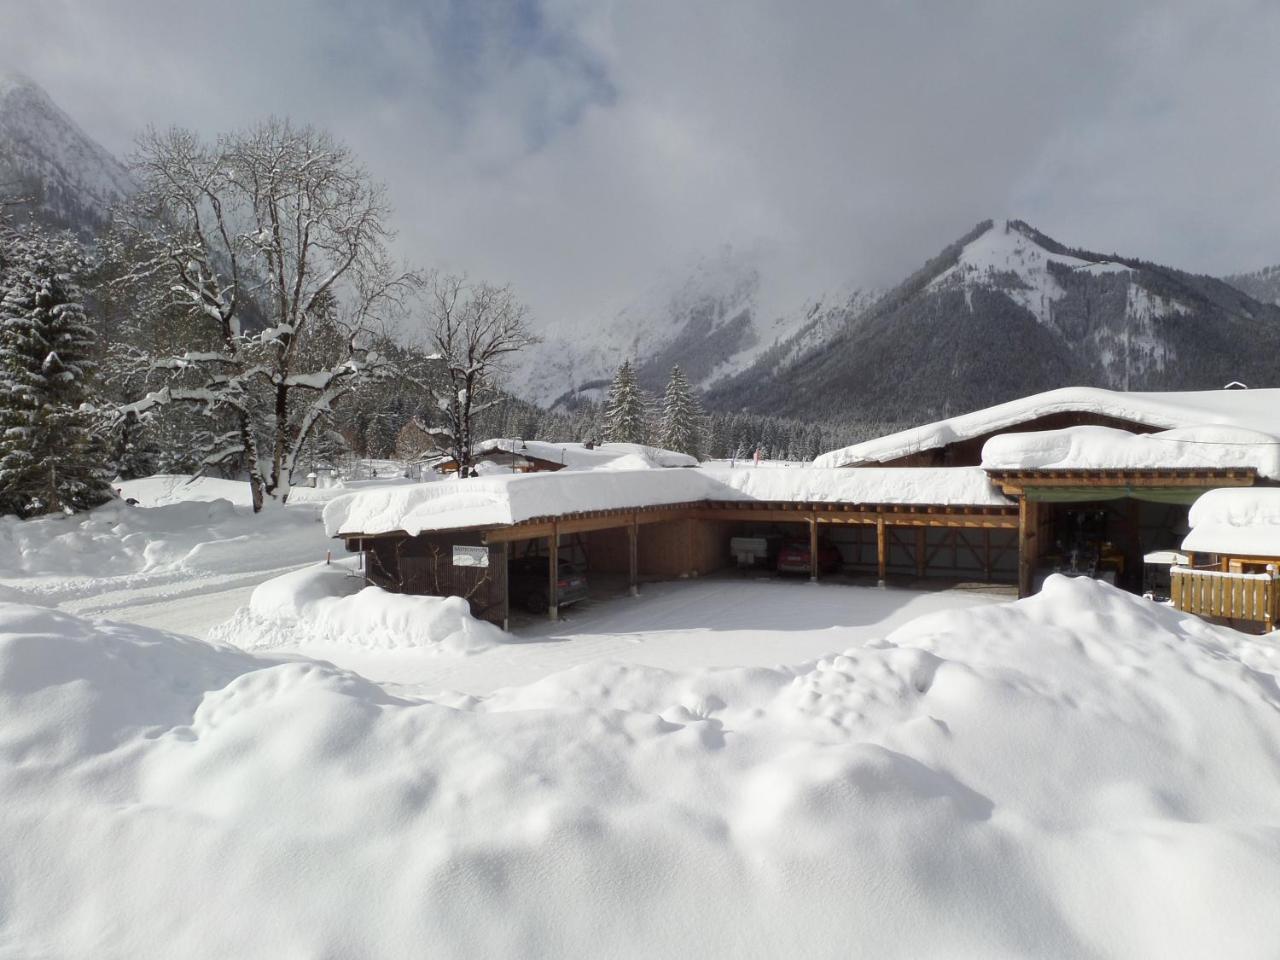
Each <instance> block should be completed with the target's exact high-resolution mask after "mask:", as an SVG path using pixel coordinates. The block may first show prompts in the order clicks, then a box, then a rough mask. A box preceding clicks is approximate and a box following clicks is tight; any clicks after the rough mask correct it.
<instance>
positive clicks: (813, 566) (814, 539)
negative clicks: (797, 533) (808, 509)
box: [809, 515, 818, 583]
mask: <svg viewBox="0 0 1280 960" xmlns="http://www.w3.org/2000/svg"><path fill="white" fill-rule="evenodd" d="M809 579H810V580H811V581H813V582H814V583H817V582H818V518H817V517H816V516H813V515H810V517H809Z"/></svg>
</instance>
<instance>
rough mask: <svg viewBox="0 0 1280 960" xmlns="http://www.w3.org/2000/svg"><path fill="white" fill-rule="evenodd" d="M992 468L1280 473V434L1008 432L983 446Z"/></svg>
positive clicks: (1230, 430) (1212, 428) (1235, 430)
mask: <svg viewBox="0 0 1280 960" xmlns="http://www.w3.org/2000/svg"><path fill="white" fill-rule="evenodd" d="M982 466H983V467H984V468H985V469H987V470H1050V469H1077V470H1158V469H1165V470H1173V469H1194V470H1203V469H1228V468H1241V467H1243V468H1249V467H1252V468H1253V469H1255V470H1257V471H1258V474H1259V475H1260V476H1264V477H1275V478H1280V439H1277V438H1276V437H1275V436H1273V435H1271V434H1267V433H1260V432H1258V431H1256V430H1248V429H1245V428H1243V427H1232V426H1222V425H1218V424H1207V425H1199V426H1190V427H1181V428H1177V429H1173V430H1164V431H1161V432H1159V433H1130V432H1129V431H1127V430H1117V429H1115V428H1113V427H1093V426H1085V427H1067V428H1066V429H1063V430H1045V431H1040V432H1034V433H1006V434H1001V435H1000V436H996V437H992V438H991V439H990V440H988V441H987V442H986V443H985V444H983V447H982Z"/></svg>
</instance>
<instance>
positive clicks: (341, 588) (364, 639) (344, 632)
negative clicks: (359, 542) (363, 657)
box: [209, 559, 502, 655]
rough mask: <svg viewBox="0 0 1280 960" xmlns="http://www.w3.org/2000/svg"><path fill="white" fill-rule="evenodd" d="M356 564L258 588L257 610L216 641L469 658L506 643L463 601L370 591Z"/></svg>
mask: <svg viewBox="0 0 1280 960" xmlns="http://www.w3.org/2000/svg"><path fill="white" fill-rule="evenodd" d="M354 564H355V560H354V559H352V560H347V561H343V562H340V563H334V564H323V563H321V564H316V565H315V566H312V567H306V568H304V569H302V570H294V571H292V572H290V573H286V574H284V575H282V576H279V577H275V578H273V579H271V580H268V581H266V582H265V583H262V584H259V585H258V586H257V587H255V588H254V591H253V594H252V596H251V597H250V598H249V606H248V607H245V608H242V609H240V610H238V611H237V612H236V614H235V615H234V616H233V617H232V618H231V620H229V621H228V622H226V623H224V624H222V625H221V626H218V627H214V628H213V630H211V631H210V633H209V639H210V641H212V642H215V643H228V644H231V645H232V646H236V647H240V648H242V649H246V650H262V649H272V648H277V647H306V646H308V645H310V644H328V645H339V646H350V647H364V648H368V649H379V650H392V649H417V650H430V651H432V652H437V653H449V654H453V655H464V654H470V653H476V652H478V651H480V650H484V649H487V648H489V647H491V646H493V645H494V644H496V643H499V642H501V638H502V632H501V631H500V630H498V628H497V627H494V626H493V625H491V624H488V623H482V622H480V621H478V620H476V619H474V618H473V617H472V616H471V613H470V610H469V608H468V607H467V602H466V601H465V600H463V599H462V598H461V597H417V596H406V595H404V594H397V593H388V592H387V591H385V590H382V589H380V588H378V587H373V586H365V585H364V579H363V577H361V576H359V575H357V574H356V571H355V567H354Z"/></svg>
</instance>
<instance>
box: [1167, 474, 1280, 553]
mask: <svg viewBox="0 0 1280 960" xmlns="http://www.w3.org/2000/svg"><path fill="white" fill-rule="evenodd" d="M1187 519H1188V523H1189V524H1190V525H1191V532H1190V533H1188V534H1187V536H1186V539H1184V540H1183V541H1182V549H1183V550H1189V551H1193V552H1195V553H1221V554H1231V555H1233V556H1239V557H1280V488H1277V487H1250V488H1245V489H1222V490H1210V491H1209V492H1208V493H1205V494H1204V495H1202V496H1201V497H1200V498H1199V499H1197V500H1196V502H1195V503H1193V504H1192V505H1191V512H1190V514H1189V516H1188V518H1187Z"/></svg>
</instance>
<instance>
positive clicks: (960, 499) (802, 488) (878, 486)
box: [707, 467, 1012, 507]
mask: <svg viewBox="0 0 1280 960" xmlns="http://www.w3.org/2000/svg"><path fill="white" fill-rule="evenodd" d="M707 472H708V473H710V474H711V475H712V476H714V477H715V478H716V480H718V481H719V482H720V483H721V484H723V486H724V487H725V488H726V492H724V493H721V494H719V495H718V498H719V499H724V500H779V501H793V502H797V503H809V502H813V503H892V504H913V503H914V504H920V505H922V506H923V505H930V506H970V507H1006V506H1009V505H1010V504H1011V502H1012V501H1010V500H1008V499H1007V498H1006V497H1005V496H1004V495H1003V494H1001V493H1000V492H999V491H998V490H996V488H995V487H994V486H993V485H992V483H991V481H990V479H988V477H987V475H986V473H984V472H983V471H982V470H981V469H980V468H978V467H880V468H875V467H867V468H865V469H862V470H833V469H821V468H818V467H795V468H789V469H768V468H745V469H744V468H738V469H723V468H719V469H717V468H713V469H710V470H707Z"/></svg>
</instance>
